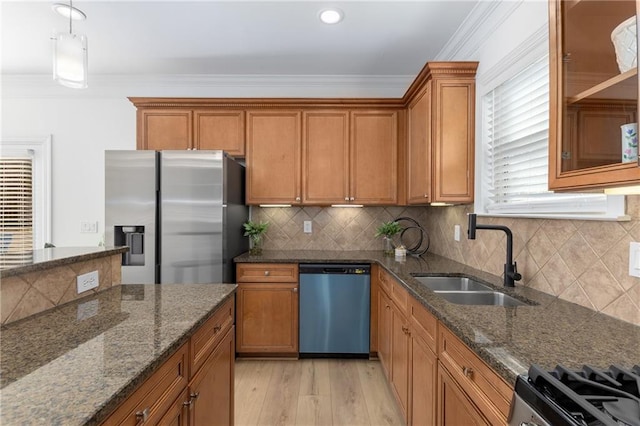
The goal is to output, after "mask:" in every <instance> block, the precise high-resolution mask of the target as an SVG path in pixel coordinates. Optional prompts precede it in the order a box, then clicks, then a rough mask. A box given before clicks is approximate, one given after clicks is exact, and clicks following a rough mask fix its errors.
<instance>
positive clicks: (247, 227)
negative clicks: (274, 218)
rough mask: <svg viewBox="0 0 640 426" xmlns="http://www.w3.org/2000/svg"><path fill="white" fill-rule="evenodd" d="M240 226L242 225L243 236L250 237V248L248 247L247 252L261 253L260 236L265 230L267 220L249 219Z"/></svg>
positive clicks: (267, 223)
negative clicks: (255, 220) (256, 220)
mask: <svg viewBox="0 0 640 426" xmlns="http://www.w3.org/2000/svg"><path fill="white" fill-rule="evenodd" d="M242 226H243V227H244V236H245V237H249V238H250V239H251V248H250V249H249V253H250V254H260V253H262V236H263V235H264V233H265V232H267V229H268V228H269V222H254V221H252V220H249V221H247V222H245V223H244V224H243V225H242Z"/></svg>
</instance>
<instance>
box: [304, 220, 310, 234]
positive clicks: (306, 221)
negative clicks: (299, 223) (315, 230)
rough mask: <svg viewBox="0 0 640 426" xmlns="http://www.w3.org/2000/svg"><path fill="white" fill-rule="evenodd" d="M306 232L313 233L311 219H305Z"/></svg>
mask: <svg viewBox="0 0 640 426" xmlns="http://www.w3.org/2000/svg"><path fill="white" fill-rule="evenodd" d="M304 233H305V234H310V233H311V221H310V220H305V221H304Z"/></svg>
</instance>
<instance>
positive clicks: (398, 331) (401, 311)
mask: <svg viewBox="0 0 640 426" xmlns="http://www.w3.org/2000/svg"><path fill="white" fill-rule="evenodd" d="M378 277H379V280H381V282H382V283H381V284H380V286H379V290H378V357H379V358H380V361H381V363H382V366H383V369H384V370H385V373H386V375H387V379H388V380H389V383H390V384H391V389H392V391H393V394H394V396H395V398H396V401H398V404H399V406H400V411H401V412H402V416H403V418H404V420H405V422H406V421H407V420H408V412H409V405H408V404H409V374H410V370H409V361H410V360H409V343H410V341H409V339H410V331H409V325H408V322H407V319H406V310H405V308H404V307H403V306H406V305H403V304H402V301H405V302H406V300H407V298H408V294H407V293H406V291H405V290H404V289H403V288H402V287H401V286H400V285H399V284H398V283H397V282H396V281H395V280H394V279H393V278H391V277H390V276H389V275H388V274H387V273H386V272H385V271H383V270H382V269H381V268H380V269H379V273H378ZM387 291H388V292H389V293H391V294H387ZM396 301H400V302H401V303H400V305H398V304H397V303H396Z"/></svg>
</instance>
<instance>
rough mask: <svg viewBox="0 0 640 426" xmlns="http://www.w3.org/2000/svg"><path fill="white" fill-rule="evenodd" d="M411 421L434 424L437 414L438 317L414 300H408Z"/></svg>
mask: <svg viewBox="0 0 640 426" xmlns="http://www.w3.org/2000/svg"><path fill="white" fill-rule="evenodd" d="M408 317H409V330H410V341H409V345H410V348H409V355H410V360H411V363H410V373H409V377H410V385H409V389H410V390H409V397H410V400H411V403H410V404H409V407H410V415H409V418H410V423H411V424H412V425H416V426H433V425H435V424H436V413H437V394H438V392H437V374H438V358H437V355H436V352H437V338H438V337H437V336H438V333H437V328H438V320H437V319H436V317H434V316H433V315H432V314H431V313H429V312H428V311H427V310H426V308H425V307H424V306H422V305H421V304H420V303H419V302H418V301H417V300H416V299H414V298H413V297H410V300H409V313H408Z"/></svg>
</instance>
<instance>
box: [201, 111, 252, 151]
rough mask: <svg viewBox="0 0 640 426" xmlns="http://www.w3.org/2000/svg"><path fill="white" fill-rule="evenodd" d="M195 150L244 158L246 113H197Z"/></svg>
mask: <svg viewBox="0 0 640 426" xmlns="http://www.w3.org/2000/svg"><path fill="white" fill-rule="evenodd" d="M194 114H195V116H194V122H195V131H194V133H195V134H194V148H196V149H222V150H224V151H226V152H228V153H229V154H230V155H233V156H236V157H244V127H245V126H244V111H224V110H211V111H206V110H203V111H197V110H196V111H195V112H194Z"/></svg>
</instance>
